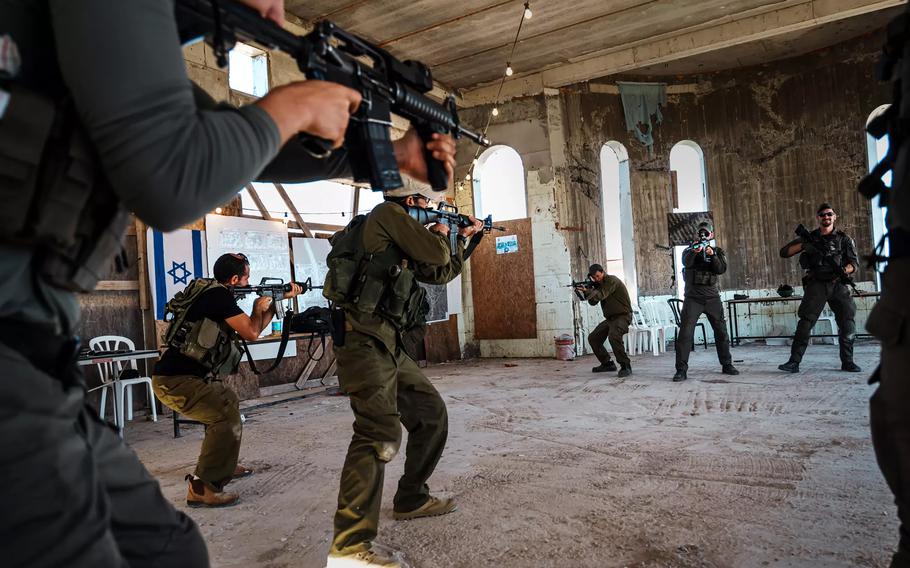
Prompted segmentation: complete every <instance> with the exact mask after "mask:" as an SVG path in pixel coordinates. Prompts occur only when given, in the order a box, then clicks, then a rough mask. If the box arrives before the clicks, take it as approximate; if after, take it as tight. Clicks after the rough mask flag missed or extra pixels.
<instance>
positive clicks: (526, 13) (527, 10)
mask: <svg viewBox="0 0 910 568" xmlns="http://www.w3.org/2000/svg"><path fill="white" fill-rule="evenodd" d="M533 15H534V12H532V11H531V2H530V1H528V2H525V3H524V8H523V9H522V12H521V19H520V20H519V21H518V29H517V30H516V31H515V39H513V40H512V49H511V50H510V51H509V58H508V60H506V69H505V73H503V76H502V78H501V79H500V80H499V89H498V90H497V91H496V98H495V99H494V102H493V109H492V110H491V111H490V114H489V115H487V120H486V123H485V124H484V126H483V136H484V138H486V136H487V130H488V129H489V128H490V122H491V121H492V120H493V117H496V116H499V99H500V97H501V96H502V88H503V86H504V85H505V83H506V78H507V77H511V76H512V75H513V74H514V73H515V70H514V69H512V60H513V58H514V57H515V47H516V46H517V45H518V38H519V36H521V27H522V25H523V24H524V22H525V20H530V19H531V17H532V16H533ZM480 150H481V147H480V146H478V147H477V148H476V149H475V150H474V158H473V159H472V160H471V167H470V168H469V169H468V173H467V175H466V176H465V177H464V179H465V181H471V178H472V177H473V175H474V170H475V168H476V167H477V159H478V157H479V156H480ZM459 186H460V188H463V187H464V186H463V184H461V183H459Z"/></svg>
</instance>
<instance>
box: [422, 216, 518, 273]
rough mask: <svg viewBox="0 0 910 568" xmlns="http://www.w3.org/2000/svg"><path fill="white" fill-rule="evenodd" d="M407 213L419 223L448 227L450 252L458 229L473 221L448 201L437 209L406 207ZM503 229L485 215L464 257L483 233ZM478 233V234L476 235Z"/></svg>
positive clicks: (455, 241)
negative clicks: (481, 228)
mask: <svg viewBox="0 0 910 568" xmlns="http://www.w3.org/2000/svg"><path fill="white" fill-rule="evenodd" d="M408 215H410V216H411V217H413V218H414V219H415V220H416V221H417V222H418V223H420V224H421V225H429V224H430V223H442V224H443V225H446V226H448V227H449V249H450V250H451V251H452V254H455V252H456V251H457V250H458V248H457V247H458V229H461V228H462V227H470V226H471V225H473V224H474V223H472V222H471V219H470V218H469V217H468V216H467V215H462V214H461V213H459V212H458V207H455V206H454V205H450V204H448V203H440V204H439V209H429V208H424V207H408ZM494 229H495V230H497V231H505V230H506V228H505V227H496V226H494V225H493V216H492V215H487V217H486V219H484V220H483V231H482V232H480V233H477V234H476V235H474V237H473V238H471V242H470V243H469V244H468V246H467V248H466V249H465V251H464V258H465V260H467V259H468V258H469V257H470V256H471V253H472V252H474V249H475V248H476V247H477V244H478V243H479V242H480V239H481V238H483V235H485V234H486V233H489V232H490V231H493V230H494ZM478 235H479V236H478Z"/></svg>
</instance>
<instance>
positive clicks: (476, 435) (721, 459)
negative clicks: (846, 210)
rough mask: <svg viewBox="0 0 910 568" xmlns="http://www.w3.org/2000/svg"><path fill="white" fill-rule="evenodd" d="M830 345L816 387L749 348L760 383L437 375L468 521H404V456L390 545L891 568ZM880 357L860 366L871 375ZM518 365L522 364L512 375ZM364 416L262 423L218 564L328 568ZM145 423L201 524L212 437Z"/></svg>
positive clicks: (463, 556)
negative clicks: (347, 468) (205, 457)
mask: <svg viewBox="0 0 910 568" xmlns="http://www.w3.org/2000/svg"><path fill="white" fill-rule="evenodd" d="M836 352H837V348H836V347H834V346H827V345H825V346H811V347H810V348H809V352H808V356H807V358H806V360H805V361H804V364H803V368H804V369H805V371H804V372H803V373H801V374H799V375H789V374H784V373H781V372H778V371H777V370H776V365H777V364H778V363H780V362H783V361H785V360H786V359H787V354H788V348H785V347H765V346H746V347H739V348H736V349H734V358H735V359H736V360H737V361H740V360H741V361H742V362H738V363H737V365H738V366H739V368H740V370H741V371H743V374H742V375H740V376H738V377H728V376H725V375H721V374H720V373H719V368H718V365H717V360H716V358H715V354H714V352H713V350H711V351H702V350H701V349H699V350H698V351H697V352H696V353H694V354H693V357H692V360H691V370H690V376H691V377H693V378H692V379H690V380H689V381H687V382H685V383H681V384H675V383H672V382H670V381H669V380H668V379H669V377H670V376H671V375H672V367H673V360H672V353H671V354H665V355H662V356H661V357H659V358H654V357H653V356H651V355H642V356H639V357H637V358H636V360H635V361H634V363H633V364H634V368H635V374H634V375H633V376H632V377H630V378H628V379H626V380H619V379H617V378H616V377H615V376H612V375H603V374H599V375H593V374H591V373H590V372H589V371H590V368H591V366H592V361H593V360H592V358H591V357H584V358H582V359H579V360H576V361H574V362H559V361H554V360H522V359H518V360H508V361H505V360H501V359H500V360H482V361H473V362H467V363H460V364H449V365H441V366H434V367H431V368H430V369H428V370H427V373H428V375H429V376H430V377H431V378H432V379H433V381H434V382H435V383H436V385H437V386H438V387H439V389H440V391H441V392H442V394H443V396H444V397H445V399H446V402H447V404H448V406H449V415H450V421H451V433H450V438H449V443H448V447H447V450H446V453H445V454H444V455H443V458H442V460H441V462H440V464H439V467H438V469H437V471H436V474H435V475H434V476H433V478H432V479H431V480H430V483H431V486H432V488H433V489H434V491H437V492H439V493H444V494H450V495H454V496H456V497H457V499H458V502H459V510H458V511H457V512H456V513H453V514H451V515H447V516H444V517H438V518H433V519H424V520H418V521H410V522H396V521H393V520H392V519H391V505H390V502H391V496H392V492H393V491H394V487H395V485H394V484H395V482H396V481H397V478H398V476H399V475H400V473H401V469H402V465H403V462H404V460H403V456H401V455H399V456H398V458H396V460H395V461H394V462H393V463H391V464H390V466H389V467H388V468H387V470H386V471H387V475H386V485H385V491H386V502H385V503H384V506H383V513H382V521H381V523H382V524H381V528H380V538H381V539H382V540H383V541H385V542H386V543H388V544H392V545H395V546H398V547H400V548H402V549H403V550H405V551H406V552H407V555H408V557H409V558H410V559H411V561H412V562H413V563H414V564H415V565H416V566H418V567H421V568H431V567H468V566H470V567H487V566H491V567H494V566H495V567H504V568H518V567H538V566H541V567H543V566H554V567H556V566H559V567H598V568H599V567H608V566H634V567H639V568H644V567H648V568H654V567H663V566H667V567H670V566H676V567H715V566H716V567H721V566H731V567H732V566H735V567H740V566H806V567H809V566H811V567H817V566H825V567H829V566H886V565H887V559H888V557H889V554H890V550H891V548H892V546H893V545H894V543H895V541H896V536H897V528H896V527H897V524H896V518H895V514H894V508H893V506H892V504H891V497H890V494H889V493H888V490H887V488H886V486H885V484H884V481H883V480H882V478H881V476H880V474H879V472H878V469H877V467H876V465H875V460H874V455H873V450H872V446H871V442H870V440H869V428H868V405H867V400H868V398H869V395H870V394H871V393H872V390H873V387H870V386H867V385H866V377H867V375H868V373H863V374H861V375H853V374H846V373H841V372H839V371H836V370H835V369H836V367H839V365H836V366H835V365H833V364H832V363H831V362H832V361H836V359H837V354H836ZM877 353H878V347H877V346H876V345H874V344H864V345H859V346H858V348H857V362H858V363H859V364H860V365H862V366H863V367H864V368H865V369H868V370H871V369H872V367H873V366H874V365H873V361H874V360H875V359H876V358H877ZM505 363H514V364H515V365H516V366H514V367H506V366H505ZM350 423H351V415H350V410H349V409H348V406H347V401H346V399H344V398H343V397H324V396H319V397H314V398H311V399H307V400H302V401H297V402H290V403H287V404H283V405H279V406H275V407H271V408H267V409H262V410H259V411H254V412H252V413H250V415H249V421H248V422H247V423H246V426H245V431H244V446H243V450H242V453H241V456H242V459H243V461H244V462H245V463H246V464H248V465H251V466H254V467H255V468H258V469H259V472H258V473H257V474H255V475H253V476H252V477H250V478H247V479H244V480H238V481H237V482H235V483H234V484H232V485H231V488H232V489H233V490H236V491H238V492H240V494H241V495H242V502H241V503H240V504H239V505H237V506H235V507H233V508H229V509H220V510H196V509H193V510H190V512H189V514H190V515H191V516H192V517H193V518H194V519H196V521H197V522H198V523H199V524H200V525H201V527H202V531H203V533H204V534H205V537H206V540H207V542H208V543H209V550H210V553H211V556H212V559H213V565H214V566H217V567H240V566H244V567H246V566H265V567H273V568H278V567H291V566H294V567H298V566H302V567H318V566H322V565H323V563H324V559H325V553H326V551H327V549H328V540H329V538H330V534H331V520H332V512H333V509H334V503H335V496H336V490H337V484H338V476H339V469H340V467H341V463H342V460H343V456H344V451H345V449H346V447H347V442H348V439H349V432H350ZM169 426H170V423H169V422H159V423H157V424H152V423H132V424H130V425H129V429H128V440H129V442H130V444H131V445H132V446H133V447H134V448H135V449H136V451H137V452H138V453H139V455H140V457H141V458H142V459H143V461H144V462H145V464H146V465H147V466H148V467H149V469H150V470H151V471H152V472H153V473H154V474H155V475H156V476H157V477H158V478H159V479H160V480H161V485H162V487H163V490H164V493H165V494H166V495H167V497H168V498H170V499H172V500H173V501H174V503H175V504H177V505H178V506H180V507H183V503H182V498H183V497H184V495H185V494H184V491H185V489H184V488H185V486H184V482H183V475H184V474H185V473H186V472H188V471H190V470H191V469H192V465H193V463H194V459H195V456H196V454H197V452H198V449H199V443H200V440H201V436H202V432H201V428H199V427H190V428H188V429H187V430H188V431H187V435H185V436H184V437H183V438H181V439H178V440H174V439H172V438H171V436H170V435H169Z"/></svg>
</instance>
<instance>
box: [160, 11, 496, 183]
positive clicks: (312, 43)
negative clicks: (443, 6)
mask: <svg viewBox="0 0 910 568" xmlns="http://www.w3.org/2000/svg"><path fill="white" fill-rule="evenodd" d="M176 16H177V23H178V26H179V28H180V32H181V34H180V35H181V38H182V39H188V38H194V39H195V38H199V37H200V36H204V37H205V39H206V41H207V42H208V43H209V44H210V45H211V46H212V48H213V49H214V51H215V56H216V57H217V59H218V65H219V66H221V67H224V66H226V65H227V53H228V51H230V50H231V49H232V48H233V47H234V45H235V44H236V42H237V41H253V42H256V43H258V44H260V45H263V46H265V47H267V48H270V49H278V50H281V51H283V52H285V53H287V54H288V55H290V56H291V57H293V58H294V59H295V60H296V61H297V66H298V67H299V68H300V71H301V72H303V74H304V75H306V77H307V78H308V79H317V80H321V81H331V82H333V83H338V84H341V85H345V86H347V87H350V88H352V89H354V90H355V91H358V92H359V93H360V94H361V96H362V97H363V100H362V102H361V103H360V107H359V108H358V109H357V112H355V113H354V114H353V115H351V119H350V122H349V124H348V129H347V132H346V133H345V142H344V147H345V149H346V150H347V152H348V156H349V160H348V161H349V163H350V165H351V169H352V173H353V176H354V180H355V181H359V182H369V183H370V185H371V186H372V188H373V191H386V190H391V189H396V188H399V187H401V186H402V181H401V175H400V172H399V171H398V163H397V162H396V160H395V152H394V150H393V147H392V138H391V135H390V133H389V129H390V128H391V126H392V117H391V115H392V114H397V115H398V116H401V117H402V118H405V119H407V120H409V121H410V123H411V124H412V125H413V126H414V127H415V128H416V129H417V133H418V134H419V135H420V137H421V138H422V139H423V141H424V143H426V142H429V141H430V139H431V137H432V135H433V134H434V133H440V134H452V136H454V137H455V138H459V137H460V136H466V137H467V138H470V139H471V140H473V141H475V142H476V143H477V144H479V145H481V146H489V145H490V141H489V140H487V139H486V138H484V137H483V135H481V134H479V133H476V132H472V131H471V130H468V129H466V128H464V127H463V126H461V123H460V122H459V118H458V113H457V111H456V107H455V98H454V97H452V96H449V97H448V98H447V99H446V101H445V103H444V104H442V105H441V104H439V103H437V102H436V101H434V100H432V99H430V98H429V97H427V96H426V93H428V92H430V91H431V90H432V89H433V76H432V74H431V73H430V70H429V68H428V67H427V66H426V65H424V64H423V63H420V62H419V61H412V60H408V61H399V60H398V59H396V58H395V57H394V56H393V55H392V54H390V53H389V52H388V51H386V50H384V49H382V48H380V47H378V46H375V45H373V44H371V43H369V42H368V41H366V40H364V39H362V38H360V37H357V36H356V35H354V34H351V33H348V32H346V31H344V30H342V29H340V28H339V27H337V26H336V25H335V24H334V23H332V22H329V21H321V22H319V23H317V24H316V27H315V28H314V29H313V31H312V32H310V33H309V34H307V35H304V36H298V35H295V34H293V33H291V32H289V31H287V30H285V29H284V28H282V27H281V26H279V25H277V24H275V23H274V22H272V21H270V20H266V19H265V18H263V17H262V16H260V15H259V13H258V12H256V11H255V10H252V9H250V8H248V7H246V6H244V5H242V4H239V3H237V2H235V1H234V0H177V3H176ZM300 138H301V142H302V144H303V146H304V148H306V150H307V151H308V152H309V153H310V154H312V155H313V156H316V157H320V158H325V157H327V156H328V155H329V154H331V152H332V145H331V143H330V142H329V141H328V140H323V139H321V138H316V137H312V136H306V135H301V137H300ZM424 158H425V159H426V162H427V176H428V178H429V181H430V185H431V186H432V187H433V189H436V190H443V189H445V188H446V187H447V186H448V176H447V175H446V171H445V167H444V165H443V163H442V162H440V161H438V160H436V159H434V158H433V156H432V154H431V153H430V152H428V151H427V150H426V149H424Z"/></svg>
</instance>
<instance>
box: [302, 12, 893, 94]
mask: <svg viewBox="0 0 910 568" xmlns="http://www.w3.org/2000/svg"><path fill="white" fill-rule="evenodd" d="M903 4H904V2H903V0H777V1H772V0H574V1H573V2H568V1H560V0H537V1H533V0H532V2H531V8H532V10H533V12H534V15H533V17H532V18H531V19H530V20H525V21H524V24H523V27H522V30H521V37H520V40H519V43H518V46H517V47H516V50H515V55H514V58H513V60H512V67H513V68H514V69H515V75H514V76H513V77H511V78H509V79H508V80H507V81H506V86H505V88H504V93H503V96H504V97H508V96H517V95H522V94H532V93H535V92H540V91H542V90H543V89H544V88H547V87H559V86H563V85H567V84H571V83H575V82H579V81H586V80H590V79H595V78H599V77H604V76H608V75H611V74H615V73H626V74H628V73H642V74H652V75H653V74H684V73H693V72H704V71H709V70H718V69H722V68H730V67H735V66H741V65H751V64H755V63H763V62H766V61H772V60H774V59H780V58H782V57H787V56H790V55H796V54H799V53H805V52H808V51H811V50H814V49H818V48H821V47H826V46H828V45H832V44H834V43H837V42H840V41H843V40H846V39H849V38H850V37H854V36H856V35H860V34H862V33H866V32H868V31H871V30H874V29H877V28H879V27H881V26H882V25H884V23H886V22H887V21H888V19H889V18H891V17H893V15H894V14H895V13H896V11H897V10H896V9H895V7H896V6H900V5H903ZM286 6H287V9H288V11H289V12H291V13H292V14H294V15H296V16H297V17H299V18H301V19H302V20H304V21H305V22H314V21H317V20H320V19H330V20H333V21H335V22H336V23H338V24H339V25H341V26H342V27H344V28H346V29H348V30H350V31H352V32H354V33H357V34H359V35H361V36H363V37H365V38H367V39H369V40H371V41H373V42H376V43H378V44H379V45H381V46H383V47H385V48H386V49H388V50H389V51H391V52H392V53H394V54H395V55H397V56H398V57H401V58H410V59H419V60H421V61H423V62H424V63H427V64H428V65H429V66H430V67H431V68H432V69H433V76H434V78H435V79H436V80H437V81H438V82H440V83H441V84H442V85H443V86H444V87H446V88H448V89H453V90H457V91H459V92H460V93H461V95H462V97H463V98H464V99H465V102H466V103H468V104H478V103H482V102H487V101H490V100H493V99H495V98H496V96H497V94H498V90H499V81H500V79H501V77H502V76H503V72H504V69H505V64H506V61H507V60H508V59H509V51H510V50H511V47H512V40H513V38H514V37H515V32H516V29H517V26H518V23H519V20H520V19H521V15H522V12H523V1H522V0H459V1H454V2H453V1H452V0H417V1H414V0H381V1H380V0H286Z"/></svg>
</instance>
